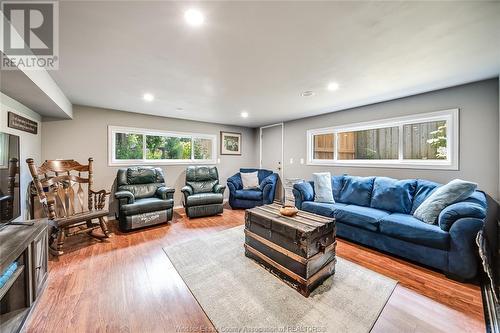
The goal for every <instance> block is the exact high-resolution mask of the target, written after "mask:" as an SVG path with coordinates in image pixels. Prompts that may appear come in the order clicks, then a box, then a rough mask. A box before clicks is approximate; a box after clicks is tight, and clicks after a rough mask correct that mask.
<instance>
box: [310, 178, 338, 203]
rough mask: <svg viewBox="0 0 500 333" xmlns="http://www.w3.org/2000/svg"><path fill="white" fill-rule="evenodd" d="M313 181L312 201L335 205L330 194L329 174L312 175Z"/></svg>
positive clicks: (330, 181)
mask: <svg viewBox="0 0 500 333" xmlns="http://www.w3.org/2000/svg"><path fill="white" fill-rule="evenodd" d="M312 176H313V181H314V201H315V202H325V203H335V200H333V192H332V175H331V174H330V173H329V172H316V173H313V174H312Z"/></svg>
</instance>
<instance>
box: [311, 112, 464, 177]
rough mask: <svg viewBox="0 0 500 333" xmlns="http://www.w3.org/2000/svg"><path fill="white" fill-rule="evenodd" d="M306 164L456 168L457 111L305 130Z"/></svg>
mask: <svg viewBox="0 0 500 333" xmlns="http://www.w3.org/2000/svg"><path fill="white" fill-rule="evenodd" d="M307 163H308V164H310V165H344V166H378V167H395V168H398V167H402V168H429V169H451V170H457V169H458V109H453V110H446V111H439V112H432V113H426V114H420V115H414V116H409V117H400V118H391V119H386V120H380V121H373V122H366V123H359V124H352V125H344V126H336V127H329V128H322V129H314V130H309V131H307Z"/></svg>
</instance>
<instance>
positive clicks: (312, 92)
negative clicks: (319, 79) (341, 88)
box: [300, 90, 316, 97]
mask: <svg viewBox="0 0 500 333" xmlns="http://www.w3.org/2000/svg"><path fill="white" fill-rule="evenodd" d="M314 95H316V93H315V92H314V91H312V90H306V91H304V92H302V93H301V94H300V96H302V97H311V96H314Z"/></svg>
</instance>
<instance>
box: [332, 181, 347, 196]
mask: <svg viewBox="0 0 500 333" xmlns="http://www.w3.org/2000/svg"><path fill="white" fill-rule="evenodd" d="M344 177H345V175H341V176H333V177H332V191H333V199H334V200H335V201H338V200H339V198H340V192H341V191H342V186H343V185H344Z"/></svg>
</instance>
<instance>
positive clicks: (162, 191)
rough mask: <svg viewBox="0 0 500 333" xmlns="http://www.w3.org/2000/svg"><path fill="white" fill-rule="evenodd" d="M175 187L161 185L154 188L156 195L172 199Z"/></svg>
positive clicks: (164, 198)
mask: <svg viewBox="0 0 500 333" xmlns="http://www.w3.org/2000/svg"><path fill="white" fill-rule="evenodd" d="M174 192H175V189H173V188H170V187H166V186H161V187H158V189H156V196H157V197H159V198H160V199H163V200H168V199H173V198H174Z"/></svg>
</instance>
